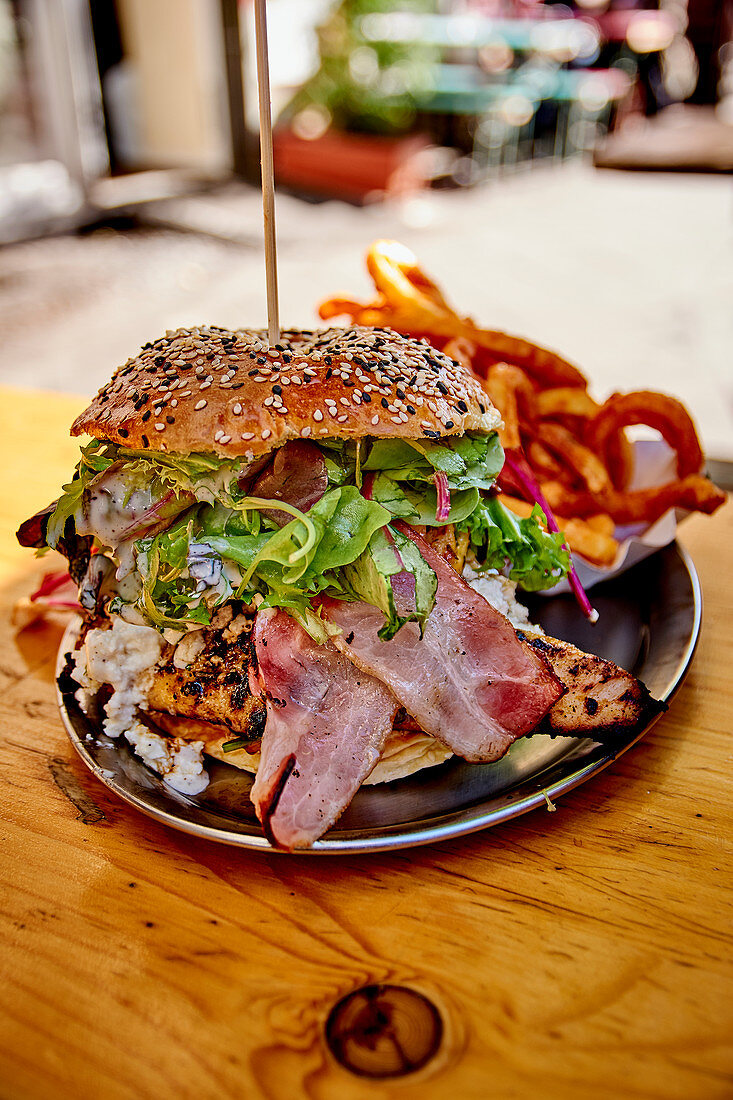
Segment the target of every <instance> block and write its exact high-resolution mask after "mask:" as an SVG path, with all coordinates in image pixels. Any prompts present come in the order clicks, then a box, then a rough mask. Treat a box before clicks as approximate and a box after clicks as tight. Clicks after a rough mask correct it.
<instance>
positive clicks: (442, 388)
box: [435, 379, 448, 394]
mask: <svg viewBox="0 0 733 1100" xmlns="http://www.w3.org/2000/svg"><path fill="white" fill-rule="evenodd" d="M435 385H436V386H437V387H438V389H439V390H440V392H441V393H442V394H447V393H448V387H447V386H446V385H445V383H444V382H441V381H440V379H438V381H437V382H436V383H435Z"/></svg>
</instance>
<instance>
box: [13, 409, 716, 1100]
mask: <svg viewBox="0 0 733 1100" xmlns="http://www.w3.org/2000/svg"><path fill="white" fill-rule="evenodd" d="M0 406H1V407H0V414H1V416H2V424H1V425H0V426H1V427H2V433H1V435H0V439H1V442H0V446H1V447H2V457H3V467H4V470H5V472H6V476H5V480H4V492H3V495H2V518H3V520H4V521H5V522H4V523H3V533H2V535H1V536H0V554H1V556H0V568H1V569H2V586H1V587H2V591H1V595H2V605H3V614H4V615H5V616H6V621H7V617H8V616H9V614H10V609H11V607H12V605H13V603H14V601H15V600H16V599H17V598H18V597H19V596H21V595H24V594H28V593H29V592H30V591H31V589H32V587H33V585H34V582H35V580H36V578H37V577H38V576H39V575H40V574H41V572H42V570H43V569H44V568H48V566H47V564H44V563H43V562H40V563H39V562H36V561H34V559H33V558H32V556H31V555H30V554H29V553H28V552H24V551H21V550H19V549H18V548H17V547H15V545H14V543H13V536H12V530H14V528H15V526H17V523H18V522H19V521H20V519H21V518H24V517H25V516H26V515H28V514H30V513H31V512H32V511H33V510H34V509H36V508H37V507H39V506H41V505H43V504H45V503H47V501H48V500H49V499H51V498H52V496H53V495H54V494H55V492H56V490H57V488H58V485H59V484H60V483H61V482H62V481H63V480H65V479H66V478H67V477H68V476H69V473H70V471H71V469H72V467H73V464H74V461H75V458H74V456H75V454H76V445H75V444H74V443H71V442H70V441H69V440H68V439H66V437H65V429H66V425H67V424H68V423H69V421H70V419H71V415H72V413H73V412H74V411H76V410H77V409H78V408H79V407H80V402H74V401H72V400H71V399H61V398H58V397H52V396H47V395H36V396H30V395H21V394H17V393H13V392H12V391H4V392H0ZM684 541H685V544H686V545H687V547H688V548H689V549H690V550H691V552H692V554H693V557H694V558H695V561H696V562H697V565H698V568H699V571H700V575H701V578H702V584H703V588H704V590H705V598H706V610H705V623H704V627H703V634H702V641H701V644H700V648H699V650H698V653H697V657H696V659H695V664H694V666H693V669H692V671H691V673H690V675H689V676H688V678H687V681H686V683H685V686H684V687H683V688H682V690H681V691H680V693H679V694H678V696H677V697H676V699H675V700H674V703H673V705H672V708H671V710H670V712H669V713H668V714H667V715H666V717H665V718H663V719H662V720H661V721H660V722H659V723H658V724H657V725H656V726H655V727H654V729H653V730H652V732H651V733H650V734H649V735H648V736H647V737H646V738H645V739H644V740H643V741H642V742H641V743H640V744H639V745H637V746H636V747H635V748H634V749H633V750H632V751H631V752H629V753H628V754H626V755H625V756H624V757H622V758H621V759H620V760H618V761H617V762H616V763H615V764H614V765H613V766H611V767H610V768H608V769H607V770H606V771H605V772H603V773H602V774H601V775H600V776H598V777H596V778H595V779H594V780H593V781H591V782H589V783H587V784H586V785H585V786H583V787H581V788H579V789H578V790H576V791H575V792H573V793H572V794H569V795H567V796H565V797H564V798H563V799H562V800H561V801H560V802H559V803H558V806H557V812H556V813H553V814H551V815H550V814H549V813H547V812H545V811H538V812H536V813H533V814H531V815H528V816H526V817H523V818H520V819H519V820H517V821H515V822H512V823H509V824H507V825H504V826H502V827H499V828H496V829H492V830H489V831H487V832H484V833H480V834H476V835H474V836H470V837H467V838H465V839H463V840H460V841H455V842H452V843H444V844H439V845H434V846H433V847H428V848H421V849H415V850H412V851H405V852H397V853H394V854H390V855H385V856H370V857H354V858H332V859H323V860H319V859H302V858H300V859H299V858H291V857H285V856H281V855H275V854H273V855H272V856H267V855H265V856H258V855H254V854H250V853H247V852H243V851H238V850H234V849H230V848H226V847H221V846H218V845H216V844H210V843H207V842H204V841H201V840H196V839H192V838H189V837H187V836H184V835H183V834H180V833H176V832H172V831H169V830H168V829H166V828H165V827H164V826H162V825H157V824H155V823H154V822H152V821H150V820H148V819H147V818H145V817H143V816H141V815H140V814H138V813H136V812H135V811H134V810H133V809H131V808H129V807H128V806H126V805H125V804H123V803H122V802H120V801H118V800H117V799H116V798H115V797H114V796H113V795H112V794H111V793H110V792H108V791H107V790H106V789H105V788H104V787H102V786H101V785H99V784H98V783H97V782H96V781H95V780H94V779H93V778H92V776H91V775H90V774H89V773H88V772H87V771H86V769H85V768H84V766H83V765H82V763H81V762H80V760H79V759H78V758H77V756H76V754H75V752H74V751H73V749H72V748H71V746H70V745H69V743H68V742H67V740H66V736H65V733H64V731H63V728H62V726H61V722H60V720H59V718H58V714H57V711H56V704H55V700H54V690H53V663H54V656H55V650H56V647H57V645H58V641H59V638H60V633H61V628H60V627H59V626H57V625H53V624H39V625H36V626H33V627H30V628H27V629H25V630H22V631H20V632H19V633H17V634H15V633H14V632H13V631H12V630H9V631H8V632H6V633H5V637H4V641H3V649H2V662H1V664H0V670H1V671H0V676H1V677H2V679H1V681H0V683H1V684H2V692H1V693H0V708H2V736H1V738H0V753H1V756H2V769H1V770H0V782H1V783H2V786H3V793H2V802H1V805H2V818H3V823H2V826H1V842H0V843H1V845H2V847H1V850H2V871H1V872H0V874H1V875H2V880H1V881H0V897H1V898H2V903H1V905H0V909H1V911H2V921H3V924H2V936H1V938H0V960H1V962H2V966H1V968H0V970H1V971H2V974H3V976H4V977H3V981H2V985H1V986H0V1000H1V1001H2V1004H3V1016H2V1026H0V1050H1V1052H2V1053H1V1058H0V1095H2V1097H4V1098H6V1100H25V1098H30V1097H32V1098H34V1100H36V1098H44V1100H46V1098H54V1100H55V1098H57V1097H59V1098H69V1100H72V1098H73V1100H80V1098H83V1100H86V1098H95V1100H96V1098H100V1097H103V1098H105V1100H108V1098H118V1097H119V1098H123V1097H125V1098H128V1097H129V1098H135V1100H141V1098H142V1100H147V1098H151V1100H153V1098H155V1100H161V1098H168V1097H177V1098H181V1097H182V1098H188V1097H191V1098H197V1100H215V1098H216V1100H222V1098H230V1097H231V1098H240V1097H245V1098H250V1097H253V1098H260V1097H262V1098H266V1100H293V1098H298V1097H301V1096H304V1097H308V1098H309V1100H337V1098H338V1100H382V1098H383V1097H391V1096H397V1097H400V1098H402V1100H434V1098H443V1097H449V1098H455V1100H458V1098H466V1097H468V1098H476V1100H484V1098H489V1097H491V1098H502V1100H503V1098H511V1097H529V1096H531V1097H535V1096H542V1097H544V1098H548V1097H549V1098H554V1097H557V1098H563V1100H565V1098H570V1100H574V1098H578V1100H581V1098H582V1100H586V1098H588V1097H591V1096H592V1097H594V1098H595V1100H606V1098H615V1097H633V1098H634V1100H641V1098H647V1097H654V1098H657V1097H658V1098H660V1100H662V1098H663V1100H677V1098H679V1100H689V1098H692V1097H694V1098H696V1100H700V1098H703V1097H706V1098H707V1097H716V1098H717V1097H719V1098H722V1097H729V1096H731V1094H732V1091H733V1083H732V1082H733V1076H732V1074H733V1057H732V1055H731V1049H730V1046H726V1043H727V1041H728V1040H729V1039H730V1036H731V1032H732V1027H731V1025H732V1023H733V1013H732V1012H731V991H732V986H731V966H730V939H729V933H730V918H731V914H732V913H733V908H732V907H731V905H730V901H731V899H730V877H729V876H730V855H729V853H730V847H729V845H730V823H731V809H730V805H731V775H732V774H733V769H732V768H731V751H730V749H731V732H733V731H732V723H731V705H732V703H733V673H732V672H731V668H732V666H731V655H732V654H733V580H732V579H731V575H730V566H731V553H730V546H731V544H732V543H733V507H731V506H728V507H727V509H726V510H725V511H723V512H722V513H719V514H718V515H717V516H715V517H714V518H712V519H708V518H703V517H696V518H693V519H691V520H690V521H688V522H687V523H686V524H685V529H684ZM46 561H48V559H46ZM370 983H394V984H397V985H404V986H407V987H409V988H412V989H415V990H418V991H420V992H422V993H423V994H425V995H426V996H427V997H428V998H429V999H430V1000H431V1001H432V1002H433V1003H434V1004H435V1005H436V1006H437V1008H438V1009H439V1012H440V1013H441V1015H442V1020H443V1023H444V1034H443V1042H442V1045H441V1048H440V1050H439V1052H438V1054H437V1056H436V1057H435V1058H434V1059H433V1060H432V1061H431V1062H429V1063H428V1065H427V1066H426V1067H425V1068H424V1069H422V1070H420V1071H418V1072H417V1073H416V1074H414V1075H410V1076H407V1077H403V1078H401V1079H400V1080H391V1081H382V1082H379V1081H377V1082H374V1081H369V1080H365V1079H364V1078H361V1077H357V1076H354V1075H352V1074H350V1073H349V1072H347V1071H346V1070H345V1069H343V1068H342V1067H341V1066H339V1065H338V1064H337V1063H336V1062H335V1061H334V1059H333V1058H332V1057H331V1055H330V1054H329V1053H328V1051H327V1048H326V1045H325V1042H324V1024H325V1021H326V1019H327V1017H328V1015H329V1013H330V1011H331V1008H332V1006H333V1005H334V1003H335V1002H337V1001H338V1000H339V999H340V998H342V997H344V996H345V995H346V994H348V993H349V992H350V991H352V990H354V989H357V988H358V987H361V986H363V985H365V984H370Z"/></svg>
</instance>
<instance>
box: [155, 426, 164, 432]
mask: <svg viewBox="0 0 733 1100" xmlns="http://www.w3.org/2000/svg"><path fill="white" fill-rule="evenodd" d="M155 430H156V432H163V431H165V424H156V425H155Z"/></svg>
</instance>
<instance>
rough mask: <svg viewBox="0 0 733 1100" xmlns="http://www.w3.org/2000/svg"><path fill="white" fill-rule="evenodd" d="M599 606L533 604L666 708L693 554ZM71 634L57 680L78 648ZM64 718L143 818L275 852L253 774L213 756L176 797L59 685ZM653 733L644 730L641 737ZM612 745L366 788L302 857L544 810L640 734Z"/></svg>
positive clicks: (626, 577)
mask: <svg viewBox="0 0 733 1100" xmlns="http://www.w3.org/2000/svg"><path fill="white" fill-rule="evenodd" d="M593 602H594V604H595V606H596V607H597V608H598V610H599V612H600V622H599V624H598V625H597V626H591V625H590V624H589V623H588V622H587V621H586V620H585V619H584V618H583V617H582V615H581V613H580V611H579V610H578V607H577V605H576V604H575V601H574V599H573V598H572V597H571V596H556V597H553V598H549V599H548V598H537V597H535V598H534V599H533V600H532V602H531V606H530V613H531V616H532V617H533V619H534V621H536V622H540V623H541V624H542V626H543V628H544V629H545V630H546V632H547V633H548V634H551V635H554V636H555V637H557V638H565V639H567V640H568V641H570V642H573V643H574V644H575V645H577V646H579V647H580V648H581V649H584V650H587V651H588V652H590V653H596V654H598V655H599V656H601V657H605V658H607V659H608V660H611V661H615V662H616V664H618V665H621V666H622V667H623V668H626V669H629V670H630V671H632V672H633V673H634V674H635V675H636V676H638V677H639V678H640V679H641V680H643V681H644V682H645V683H646V685H647V686H648V688H649V690H650V691H651V693H652V695H654V696H656V697H657V698H661V699H664V700H665V701H667V702H668V701H669V700H670V698H671V697H672V695H673V694H674V692H675V691H676V689H677V688H678V687H679V685H680V684H681V682H682V680H683V678H684V676H685V673H686V672H687V669H688V668H689V666H690V662H691V660H692V656H693V653H694V650H695V645H696V643H697V638H698V634H699V631H700V621H701V615H702V598H701V593H700V584H699V581H698V578H697V574H696V572H695V567H694V566H693V564H692V561H691V559H690V557H689V555H688V554H687V553H686V551H685V550H683V549H682V548H681V547H680V546H679V545H677V544H673V545H672V546H668V547H666V548H665V549H663V550H661V551H659V553H657V554H655V555H654V556H653V557H651V558H648V559H647V560H646V561H644V562H641V563H640V564H639V565H637V566H635V567H634V568H633V569H631V570H629V571H628V572H627V573H624V574H623V575H622V576H620V577H616V578H614V579H613V580H611V581H607V582H605V583H604V584H602V585H599V586H598V587H597V588H595V589H594V590H593ZM73 631H74V628H73V627H70V628H69V630H68V631H67V633H66V634H65V635H64V639H63V641H62V643H61V649H60V651H59V668H58V671H59V673H60V672H61V671H62V670H63V668H64V666H65V663H66V657H65V655H66V653H67V652H68V651H69V649H71V648H72V646H73V638H74V632H73ZM59 705H60V708H61V717H62V718H63V721H64V725H65V726H66V729H67V732H68V734H69V737H70V738H71V742H72V744H73V745H74V748H75V749H76V750H77V752H78V753H79V755H80V756H81V758H82V760H83V761H84V763H85V764H86V765H87V767H88V768H89V769H90V770H91V771H92V772H93V773H94V774H95V775H96V776H97V778H99V779H100V780H101V781H102V782H103V783H104V784H106V786H108V787H109V788H110V790H113V791H114V792H115V793H116V794H118V795H119V796H120V797H121V798H123V799H124V800H125V801H126V802H129V803H130V804H131V805H132V806H135V807H136V808H137V809H139V810H142V812H143V813H146V814H148V815H149V816H150V817H153V818H155V819H156V820H157V821H162V822H163V823H164V824H166V825H170V826H172V827H173V828H175V829H181V830H183V831H184V832H187V833H193V834H194V835H195V836H201V837H207V838H208V839H209V840H216V841H220V842H221V843H224V844H234V845H238V846H239V847H242V848H252V849H255V850H259V851H268V852H272V851H273V849H272V848H271V847H270V845H269V844H268V842H267V840H266V839H265V837H264V835H263V833H262V830H261V828H260V825H259V822H258V821H257V819H256V817H255V813H254V809H253V807H252V804H251V802H250V799H249V789H250V787H251V785H252V777H251V776H250V775H248V774H247V773H245V772H242V771H238V770H237V769H236V768H234V767H232V766H231V765H229V764H223V763H219V762H217V761H214V760H208V762H207V766H208V771H209V774H210V776H211V782H210V784H209V786H208V787H207V789H206V790H205V791H204V792H203V794H201V795H198V796H197V797H196V798H189V797H186V796H185V795H181V794H178V793H177V792H176V791H173V790H171V788H170V787H167V786H166V785H165V783H164V782H163V781H162V780H161V779H160V777H159V776H157V775H156V774H155V773H154V772H152V771H150V769H149V768H147V767H146V766H145V765H144V764H143V763H142V762H141V761H140V760H139V759H138V758H137V757H135V756H134V754H133V753H132V751H131V750H130V749H129V748H128V747H127V744H126V743H123V742H122V741H121V740H120V741H119V742H117V741H112V740H110V739H109V738H107V737H105V736H104V735H103V734H102V733H101V732H100V726H99V724H96V723H94V722H92V721H91V720H90V719H89V718H87V717H86V716H85V715H84V714H83V713H82V712H81V710H80V709H79V706H78V705H77V703H76V700H75V699H74V696H73V694H72V693H71V692H69V691H62V690H61V689H59ZM643 732H646V731H643ZM640 736H642V734H639V735H638V736H637V737H627V738H626V739H620V740H618V741H616V742H615V743H614V745H613V746H612V747H611V746H609V745H605V746H603V745H599V744H597V743H596V742H594V741H591V740H588V739H578V738H571V737H557V738H551V737H548V736H545V735H542V736H535V737H525V738H522V739H521V740H520V741H518V742H517V743H516V744H515V745H514V746H513V747H512V748H511V749H510V751H509V752H508V753H507V754H506V756H504V757H503V758H502V759H501V760H498V761H497V762H496V763H494V764H483V765H477V764H466V763H465V762H463V761H461V760H458V759H456V758H454V759H452V760H449V761H447V762H446V763H445V764H441V765H440V766H438V767H434V768H429V769H426V770H425V771H422V772H419V773H418V774H417V775H414V776H410V777H409V778H407V779H401V780H399V781H398V782H396V783H391V784H387V785H385V784H380V785H378V786H374V787H362V789H361V790H360V791H359V792H358V793H357V795H356V797H355V798H354V800H353V802H352V803H351V805H350V806H349V808H348V809H347V810H346V812H345V813H344V814H343V816H342V817H341V818H340V819H339V821H338V822H337V824H336V825H335V826H334V827H333V828H332V829H331V830H330V831H329V832H328V833H327V834H326V836H325V837H324V838H323V839H322V840H320V841H318V842H317V843H316V844H315V845H314V846H313V848H312V849H309V851H308V852H305V853H299V854H305V855H342V854H344V853H347V852H378V851H382V850H384V849H394V848H407V847H412V846H413V845H417V844H429V843H431V842H432V841H436V840H446V839H448V838H451V837H456V836H461V835H462V834H463V833H471V832H474V831H476V830H477V829H484V828H486V827H487V826H489V825H496V824H497V823H498V822H500V821H507V820H508V819H509V818H512V817H516V816H517V815H518V814H523V813H526V812H527V811H528V810H532V809H535V808H536V807H538V806H543V805H545V801H546V798H549V799H552V800H555V799H556V798H558V797H559V796H560V795H562V794H564V793H565V792H566V791H569V790H572V788H573V787H576V786H577V785H578V784H579V783H583V782H584V781H585V780H586V779H589V778H590V777H591V776H592V775H594V774H595V773H596V772H599V771H600V770H601V769H602V768H605V767H606V766H607V765H608V764H610V763H611V761H612V760H614V759H615V758H616V757H617V756H618V755H619V754H620V753H622V752H625V750H626V749H628V748H630V747H631V745H632V744H633V743H634V742H635V741H636V740H638V737H640Z"/></svg>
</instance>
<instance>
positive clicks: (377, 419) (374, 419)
mask: <svg viewBox="0 0 733 1100" xmlns="http://www.w3.org/2000/svg"><path fill="white" fill-rule="evenodd" d="M378 423H379V417H378V416H373V417H372V424H378Z"/></svg>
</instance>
